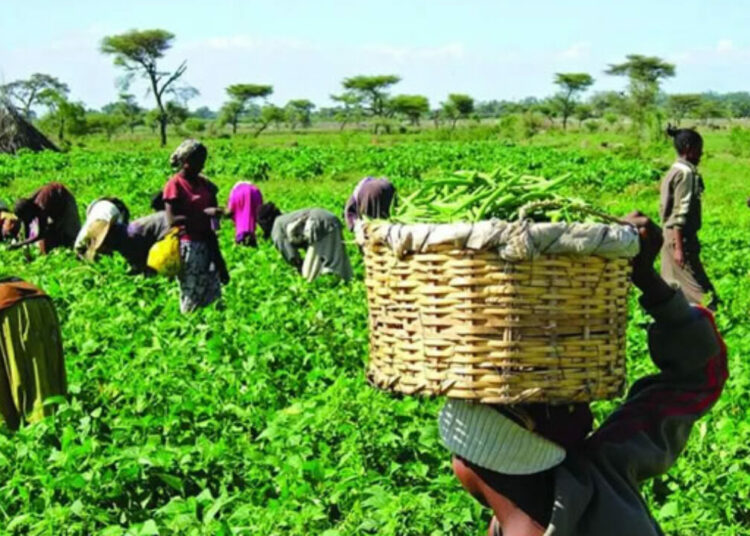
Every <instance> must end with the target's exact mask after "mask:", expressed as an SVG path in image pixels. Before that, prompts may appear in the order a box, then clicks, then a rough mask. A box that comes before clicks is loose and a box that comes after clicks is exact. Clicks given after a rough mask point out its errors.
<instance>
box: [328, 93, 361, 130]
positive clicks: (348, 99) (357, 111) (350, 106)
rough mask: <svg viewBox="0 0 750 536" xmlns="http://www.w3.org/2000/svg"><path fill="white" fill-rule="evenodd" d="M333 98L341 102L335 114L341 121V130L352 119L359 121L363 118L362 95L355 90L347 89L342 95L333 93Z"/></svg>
mask: <svg viewBox="0 0 750 536" xmlns="http://www.w3.org/2000/svg"><path fill="white" fill-rule="evenodd" d="M331 100H332V101H334V102H338V103H341V106H339V107H338V108H337V110H336V112H335V114H334V118H335V119H336V121H338V123H339V130H340V131H341V130H344V127H346V125H347V124H348V123H350V122H352V121H359V120H360V119H361V118H362V115H363V112H362V97H361V95H359V94H357V93H354V92H353V91H345V92H344V93H342V94H341V95H331Z"/></svg>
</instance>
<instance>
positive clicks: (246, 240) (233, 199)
mask: <svg viewBox="0 0 750 536" xmlns="http://www.w3.org/2000/svg"><path fill="white" fill-rule="evenodd" d="M262 204H263V196H262V195H261V193H260V190H259V189H258V187H257V186H255V185H254V184H253V183H251V182H246V181H242V182H238V183H237V184H235V185H234V187H233V188H232V191H231V192H230V194H229V202H228V203H227V211H226V215H227V217H228V218H232V220H234V226H235V234H234V239H235V242H236V243H237V244H244V245H245V246H252V247H257V246H258V241H257V239H256V237H255V228H256V224H257V221H258V211H259V210H260V206H261V205H262Z"/></svg>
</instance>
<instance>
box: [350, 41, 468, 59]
mask: <svg viewBox="0 0 750 536" xmlns="http://www.w3.org/2000/svg"><path fill="white" fill-rule="evenodd" d="M363 51H364V52H366V53H370V54H374V55H377V56H384V57H386V58H388V59H391V60H393V61H394V62H396V63H404V62H408V61H428V60H460V59H462V58H464V56H465V54H466V50H465V48H464V46H463V44H461V43H448V44H446V45H442V46H436V47H396V46H391V45H369V46H365V47H364V49H363Z"/></svg>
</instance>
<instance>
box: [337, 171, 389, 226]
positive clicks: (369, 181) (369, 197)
mask: <svg viewBox="0 0 750 536" xmlns="http://www.w3.org/2000/svg"><path fill="white" fill-rule="evenodd" d="M395 195H396V189H395V188H394V187H393V184H391V181H389V180H388V179H385V178H381V179H376V178H374V177H365V178H364V179H362V180H361V181H359V184H357V186H356V187H355V188H354V193H352V196H351V197H350V198H349V200H348V201H347V202H346V206H345V207H344V218H346V225H347V227H349V230H350V231H353V230H354V224H355V222H356V221H357V220H359V219H362V218H372V219H381V220H386V219H388V218H389V217H390V216H391V203H393V198H394V196H395Z"/></svg>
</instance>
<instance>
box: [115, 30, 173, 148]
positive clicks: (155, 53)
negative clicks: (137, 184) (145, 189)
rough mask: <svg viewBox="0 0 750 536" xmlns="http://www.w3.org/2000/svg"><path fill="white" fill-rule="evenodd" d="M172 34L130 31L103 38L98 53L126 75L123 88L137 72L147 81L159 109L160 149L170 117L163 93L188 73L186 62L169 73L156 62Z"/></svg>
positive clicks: (164, 142) (168, 46)
mask: <svg viewBox="0 0 750 536" xmlns="http://www.w3.org/2000/svg"><path fill="white" fill-rule="evenodd" d="M174 37H175V36H174V34H172V33H170V32H168V31H166V30H158V29H157V30H142V31H139V30H131V31H129V32H126V33H123V34H119V35H112V36H108V37H105V38H104V40H103V41H102V45H101V51H102V52H103V53H104V54H112V55H114V57H115V60H114V62H115V65H117V66H118V67H122V68H123V69H125V71H126V72H127V76H126V79H125V83H124V85H125V86H127V85H128V84H129V82H130V79H131V78H132V76H134V75H135V74H136V73H140V74H141V76H142V77H143V78H146V79H147V80H148V82H149V87H150V91H151V93H152V94H153V95H154V99H155V100H156V107H157V109H158V110H159V116H158V121H159V133H160V139H161V145H162V147H163V146H165V145H166V144H167V123H168V122H169V116H168V114H167V110H166V108H165V105H164V99H163V97H164V93H166V92H167V90H169V88H170V86H172V84H174V82H175V81H177V80H178V79H179V78H180V77H181V76H182V75H183V74H185V71H186V70H187V62H186V61H183V62H182V63H181V64H180V65H179V67H177V69H175V70H174V71H172V72H169V71H161V70H159V67H158V65H157V60H158V59H159V58H162V57H164V53H165V52H166V51H167V50H169V49H170V48H171V47H172V42H173V41H174Z"/></svg>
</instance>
